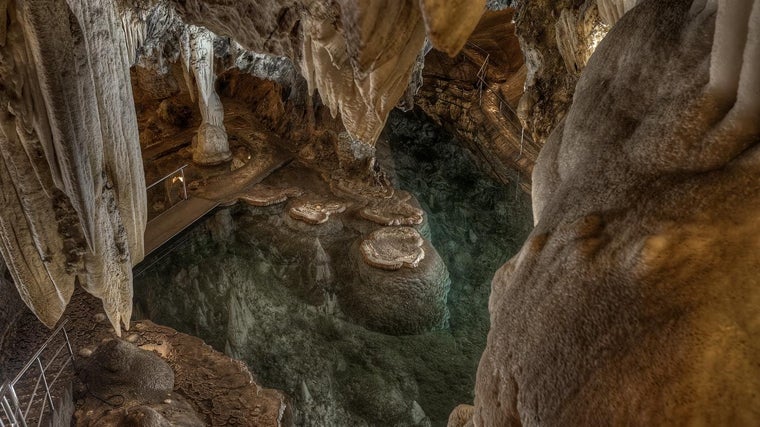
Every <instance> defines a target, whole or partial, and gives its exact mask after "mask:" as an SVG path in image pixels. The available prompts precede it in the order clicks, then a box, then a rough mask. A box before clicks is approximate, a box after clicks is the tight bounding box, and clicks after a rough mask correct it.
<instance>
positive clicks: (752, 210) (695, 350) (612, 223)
mask: <svg viewBox="0 0 760 427" xmlns="http://www.w3.org/2000/svg"><path fill="white" fill-rule="evenodd" d="M692 3H693V4H692ZM758 34H760V2H757V1H752V0H747V1H737V2H716V1H695V2H692V1H689V0H668V1H655V0H650V1H644V2H643V3H642V4H640V5H639V6H638V7H636V8H634V9H633V10H631V11H630V12H629V13H628V14H626V15H625V16H623V17H622V18H621V19H620V20H619V21H618V23H617V24H616V25H615V27H614V28H613V29H612V30H611V31H610V33H609V34H608V35H607V37H606V38H605V39H604V40H603V41H602V42H601V43H600V45H599V47H598V48H597V49H596V52H595V53H594V55H593V56H592V57H591V59H590V60H589V63H588V65H587V67H586V69H585V71H584V72H583V73H582V76H581V79H580V81H579V82H578V86H577V89H576V91H575V98H574V102H573V105H572V107H571V108H570V110H569V112H568V114H567V116H566V117H565V119H564V120H563V121H562V122H561V123H560V125H559V126H558V127H557V128H556V129H555V131H554V132H553V133H552V134H551V137H550V138H549V140H548V142H547V144H546V146H545V147H544V149H543V151H542V152H541V155H540V156H539V160H538V163H537V166H536V169H535V171H534V180H533V185H534V193H533V206H534V209H533V210H534V215H535V220H536V228H535V230H534V231H533V233H532V234H531V236H530V237H529V239H528V241H527V242H526V244H525V245H524V246H523V249H522V250H521V252H520V253H519V254H518V255H517V256H516V257H514V258H513V259H512V260H510V261H509V262H508V263H507V264H505V265H504V266H503V267H502V268H501V269H500V270H499V271H498V272H497V274H496V276H495V277H494V280H493V288H492V294H491V299H490V302H489V309H490V312H491V324H492V329H491V331H490V333H489V339H488V346H487V348H486V351H485V352H484V354H483V357H482V359H481V362H480V366H479V368H478V380H477V386H476V397H475V411H474V417H473V419H472V422H473V424H474V425H590V424H598V423H608V424H611V425H620V424H633V425H653V424H674V423H679V424H680V423H683V424H716V425H729V424H730V425H753V424H757V423H758V422H759V421H760V410H759V409H758V408H760V401H758V396H759V395H758V393H757V390H760V371H758V366H759V365H758V356H757V355H758V354H759V353H758V350H760V349H759V348H758V339H757V337H758V334H759V333H760V330H758V325H757V322H755V321H753V320H751V319H757V317H758V307H760V305H758V303H760V294H759V293H758V289H759V288H758V286H760V281H759V280H760V279H758V276H757V273H756V272H757V271H760V257H758V253H760V252H759V250H760V240H758V236H759V235H760V222H758V216H757V212H758V209H760V192H759V191H758V188H760V180H759V178H758V177H759V176H760V175H758V171H759V170H760V151H758V144H759V143H760V122H759V121H758V120H757V117H758V115H759V114H760V107H759V104H758V100H760V73H759V72H758V70H760V62H758V61H760V46H758V40H760V38H759V37H758ZM713 35H714V36H713ZM711 41H712V43H711ZM465 412H466V411H465ZM453 418H456V417H453Z"/></svg>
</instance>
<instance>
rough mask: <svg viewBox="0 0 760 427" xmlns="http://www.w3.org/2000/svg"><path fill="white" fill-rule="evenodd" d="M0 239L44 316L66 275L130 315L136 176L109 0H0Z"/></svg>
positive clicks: (137, 227) (120, 49)
mask: <svg viewBox="0 0 760 427" xmlns="http://www.w3.org/2000/svg"><path fill="white" fill-rule="evenodd" d="M2 6H3V14H4V16H7V17H8V19H7V20H3V21H2V22H3V24H2V25H3V31H2V32H0V33H1V34H2V35H3V40H2V43H0V46H1V47H0V49H1V50H2V58H3V60H2V65H1V66H0V81H2V82H3V86H2V89H0V98H2V101H3V102H2V105H3V106H4V107H3V111H4V112H3V114H2V117H0V122H1V123H2V132H1V133H0V147H1V148H2V149H0V152H2V161H1V162H0V182H2V184H0V188H2V203H0V235H1V236H2V239H1V240H2V243H1V244H0V251H1V252H2V255H3V258H4V259H5V261H6V263H7V264H8V267H9V269H10V271H11V275H12V276H13V278H14V281H15V283H16V285H17V287H18V290H19V293H20V294H21V297H22V299H23V300H24V302H25V303H26V304H27V305H28V306H29V307H30V308H31V309H32V310H33V311H34V312H35V314H37V316H38V317H39V318H40V319H41V320H42V321H43V322H44V323H45V324H47V325H48V326H52V325H53V324H55V322H56V321H57V320H58V318H59V317H60V315H61V313H62V312H63V309H64V308H65V306H66V304H67V303H68V300H69V298H70V296H71V293H72V291H73V289H74V283H75V282H76V281H78V282H79V283H80V284H81V285H82V286H83V287H84V288H85V289H87V290H88V291H89V292H90V293H92V294H93V295H96V296H98V297H99V298H101V299H102V300H103V304H104V307H105V310H106V313H107V314H108V316H109V319H110V320H111V322H112V323H113V325H114V327H115V328H116V330H117V331H118V330H119V324H120V323H122V322H123V323H124V324H125V325H128V324H129V318H130V313H131V311H132V299H131V297H132V284H131V274H132V273H131V268H132V265H133V264H134V263H136V262H138V261H140V260H141V259H142V257H143V231H144V227H145V212H146V209H145V183H144V178H143V171H142V161H141V159H140V150H139V143H138V137H137V124H136V119H135V112H134V101H133V99H132V92H131V87H130V82H129V64H128V61H127V54H126V41H125V38H124V34H123V32H122V30H121V21H120V18H119V16H118V15H117V12H116V9H115V7H114V5H113V3H112V2H111V1H109V0H106V1H98V2H95V1H76V2H66V1H63V0H33V1H25V2H23V3H21V2H16V1H10V2H3V3H2Z"/></svg>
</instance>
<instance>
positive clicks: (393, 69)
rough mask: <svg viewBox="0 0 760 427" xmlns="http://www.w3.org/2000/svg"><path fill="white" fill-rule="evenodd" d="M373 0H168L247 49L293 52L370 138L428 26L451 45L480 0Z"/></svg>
mask: <svg viewBox="0 0 760 427" xmlns="http://www.w3.org/2000/svg"><path fill="white" fill-rule="evenodd" d="M440 3H441V2H440V1H434V0H427V1H422V2H418V1H412V0H403V1H396V0H372V1H368V2H363V3H356V2H353V1H347V0H341V1H338V2H336V4H335V7H331V6H329V5H328V3H327V2H303V1H300V0H289V1H287V2H276V1H272V0H267V1H257V2H254V1H252V0H245V1H241V2H235V3H234V4H230V3H229V2H225V1H219V0H190V1H174V0H172V1H170V4H172V5H173V6H174V7H176V9H177V11H178V12H179V14H180V15H181V16H182V17H183V19H184V20H186V22H188V23H191V24H195V25H200V26H204V27H206V28H208V29H209V30H211V31H213V32H214V33H216V34H218V35H222V36H229V37H232V38H233V39H235V40H236V41H237V42H239V43H240V44H241V45H242V46H244V47H245V48H246V49H248V50H251V51H254V52H260V53H269V54H273V55H277V56H286V57H289V58H291V59H292V60H293V61H294V62H295V63H296V64H297V65H298V67H299V68H300V71H301V73H302V74H303V76H304V77H305V78H306V81H307V82H308V87H309V92H310V93H311V92H313V91H314V90H317V91H318V92H319V96H320V97H321V99H322V101H323V102H324V103H325V104H326V105H327V106H329V107H330V110H331V112H332V114H333V116H335V115H336V114H338V113H340V115H341V119H342V121H343V124H344V125H345V127H346V130H347V131H348V132H349V134H350V135H351V138H352V139H354V140H358V141H361V142H363V143H365V144H369V145H372V144H374V142H375V140H376V139H377V137H378V135H379V134H380V132H381V130H382V128H383V125H384V124H385V120H386V118H387V116H388V113H389V112H390V110H391V109H392V108H393V107H395V105H396V103H397V102H398V101H399V99H401V96H402V95H403V94H404V92H405V91H406V88H407V85H408V83H409V80H410V76H411V74H412V72H413V70H414V67H415V63H416V59H417V56H418V54H419V53H420V51H421V50H422V48H423V42H424V39H425V35H426V33H427V34H428V35H429V36H430V39H431V41H432V43H433V46H434V47H437V48H440V49H441V50H443V51H445V52H448V53H449V54H454V53H456V52H457V51H458V50H459V49H460V48H461V46H463V45H464V43H465V41H466V40H467V38H468V36H469V34H470V32H471V31H472V30H473V29H474V27H475V25H476V24H477V22H478V20H479V19H480V15H481V14H482V13H483V11H484V9H485V2H484V1H483V0H477V1H476V2H475V4H473V2H471V1H465V0H457V1H449V2H446V7H440Z"/></svg>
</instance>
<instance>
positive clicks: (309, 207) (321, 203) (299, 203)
mask: <svg viewBox="0 0 760 427" xmlns="http://www.w3.org/2000/svg"><path fill="white" fill-rule="evenodd" d="M345 210H346V204H345V203H343V202H336V201H328V200H321V199H316V198H309V197H305V198H303V199H297V200H295V201H293V202H292V203H291V205H290V208H289V209H288V214H289V215H290V217H291V218H293V219H296V220H299V221H302V222H305V223H307V224H312V225H317V224H324V223H325V222H327V220H329V219H330V216H331V215H333V214H337V213H341V212H343V211H345Z"/></svg>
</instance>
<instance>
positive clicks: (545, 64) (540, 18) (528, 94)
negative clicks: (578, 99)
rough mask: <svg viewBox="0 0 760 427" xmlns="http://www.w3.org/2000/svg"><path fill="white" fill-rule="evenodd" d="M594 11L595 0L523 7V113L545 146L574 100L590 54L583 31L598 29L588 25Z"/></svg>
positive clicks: (519, 21)
mask: <svg viewBox="0 0 760 427" xmlns="http://www.w3.org/2000/svg"><path fill="white" fill-rule="evenodd" d="M595 12H596V3H595V2H594V0H560V1H547V0H538V1H526V2H522V3H521V5H520V7H519V8H518V13H517V16H516V19H515V21H516V25H517V35H518V37H519V39H520V46H521V47H522V51H523V52H524V54H525V62H526V66H527V79H526V81H525V95H524V96H523V97H522V99H521V100H520V105H519V111H518V112H519V114H520V120H521V121H522V123H523V124H524V125H525V128H526V131H529V132H530V133H531V136H532V137H533V139H534V140H535V141H536V142H537V143H538V144H539V145H543V144H544V142H545V141H546V138H547V137H548V136H549V133H551V131H552V130H553V129H554V127H555V126H556V125H557V123H559V122H560V121H561V120H562V118H563V117H564V116H565V114H566V113H567V109H568V107H570V104H571V103H572V101H573V92H574V90H575V84H576V83H577V82H578V75H579V73H580V72H581V70H582V66H583V65H585V64H584V63H582V59H583V58H586V59H587V58H588V56H589V55H590V54H587V53H586V52H587V51H588V50H589V49H588V43H585V44H586V47H585V49H584V46H583V44H584V43H583V42H584V41H586V42H587V41H588V40H587V37H585V36H583V34H586V31H584V30H583V28H586V29H587V30H591V29H593V28H594V23H591V24H590V25H589V24H587V23H586V21H587V19H588V18H589V17H590V18H592V19H593V17H594V16H596V14H595ZM589 14H593V15H590V16H589ZM596 20H597V21H598V17H597V18H596ZM573 24H574V25H573ZM579 27H580V28H579ZM574 38H575V39H576V40H575V42H573V39H574ZM579 38H580V40H578V39H579ZM568 48H569V49H568ZM591 51H593V50H591ZM563 53H564V55H563ZM568 64H569V65H570V68H568Z"/></svg>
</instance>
